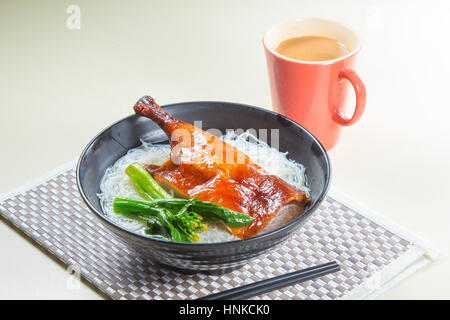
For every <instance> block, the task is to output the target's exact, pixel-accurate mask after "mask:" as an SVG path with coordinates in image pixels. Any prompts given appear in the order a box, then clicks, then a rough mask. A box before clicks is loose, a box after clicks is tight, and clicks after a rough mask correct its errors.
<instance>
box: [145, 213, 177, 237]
mask: <svg viewBox="0 0 450 320" xmlns="http://www.w3.org/2000/svg"><path fill="white" fill-rule="evenodd" d="M145 233H147V234H149V235H152V236H159V237H161V238H162V239H166V240H172V238H171V236H170V234H169V233H168V232H167V230H166V228H165V227H164V226H163V224H162V223H161V221H160V220H159V218H157V217H154V216H149V217H148V219H147V229H145Z"/></svg>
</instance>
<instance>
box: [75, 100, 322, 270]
mask: <svg viewBox="0 0 450 320" xmlns="http://www.w3.org/2000/svg"><path fill="white" fill-rule="evenodd" d="M163 108H164V109H165V110H166V111H167V112H169V113H171V114H172V115H173V116H174V117H176V118H179V119H181V120H183V121H185V122H188V123H191V124H193V123H194V121H198V120H201V121H202V126H203V127H202V129H203V130H207V129H209V128H216V129H220V130H221V131H222V132H223V133H225V130H226V129H237V128H240V129H244V130H246V129H257V130H258V129H268V133H269V136H268V141H271V140H270V138H271V137H270V129H279V149H280V151H282V152H286V151H288V157H289V158H290V159H293V160H295V161H297V162H299V163H302V164H303V165H304V166H305V167H306V175H307V179H308V187H309V188H310V190H311V193H310V198H311V204H310V205H309V206H308V208H307V209H306V211H305V212H304V214H303V215H301V216H300V217H298V218H296V219H295V220H293V221H291V222H289V223H287V224H286V225H284V226H282V227H280V228H278V229H276V230H273V231H271V232H268V233H264V234H260V235H257V236H254V237H251V238H247V239H243V240H237V241H229V242H222V243H176V242H170V241H164V240H157V239H152V238H150V237H148V236H145V235H141V234H137V233H134V232H132V231H129V230H127V229H125V228H123V227H121V226H119V225H117V224H115V223H114V222H112V221H110V220H108V219H107V218H106V217H105V215H104V214H103V212H102V208H101V205H100V202H99V199H98V197H97V193H99V192H100V182H101V179H102V177H103V175H104V173H105V170H106V169H107V168H108V167H110V166H112V165H113V164H114V162H115V161H116V160H117V159H119V158H120V157H122V156H123V155H125V153H126V152H127V151H128V150H129V149H131V148H134V147H137V146H138V145H139V144H140V139H141V138H144V139H145V140H146V141H147V140H148V141H151V142H153V143H162V142H166V143H167V142H168V138H167V136H166V135H165V134H164V133H163V131H162V130H161V129H160V128H159V127H158V126H157V125H156V124H155V123H154V122H153V121H151V120H150V119H147V118H144V117H141V116H138V115H132V116H129V117H127V118H125V119H122V120H120V121H119V122H117V123H115V124H113V125H112V126H110V127H108V128H106V129H105V130H103V131H102V132H101V133H99V134H98V135H97V136H96V137H95V138H94V139H93V140H92V141H91V142H90V143H89V144H88V146H87V147H86V149H85V150H84V151H83V153H82V155H81V157H80V159H79V162H78V166H77V184H78V188H79V191H80V193H81V196H82V197H83V199H84V201H85V202H86V204H87V206H88V207H89V208H90V210H91V211H92V212H93V213H94V214H95V215H96V216H97V218H98V219H99V220H100V221H101V222H102V223H103V224H104V225H105V226H106V229H108V230H109V231H110V232H111V233H112V234H113V235H115V236H116V237H117V238H118V239H119V240H121V241H122V242H123V243H125V244H126V245H127V246H128V247H131V248H133V249H135V250H136V251H137V252H140V253H141V254H143V255H145V256H147V257H148V258H150V259H152V260H153V261H155V262H157V263H159V264H161V265H164V266H166V267H169V268H172V269H177V270H179V271H182V272H192V271H193V272H196V271H202V272H208V273H218V272H225V271H229V270H232V269H235V268H238V267H240V266H242V265H244V264H245V263H247V261H248V260H249V259H251V258H253V257H256V256H258V255H260V254H262V253H264V252H266V251H268V250H270V249H273V248H274V247H275V246H276V245H277V244H280V243H281V242H283V241H285V240H287V239H288V237H289V236H290V235H292V234H293V232H294V231H296V230H298V229H299V228H300V227H301V226H302V225H303V224H304V223H305V222H306V221H307V220H308V219H309V218H310V217H311V215H312V214H313V212H314V210H315V209H316V208H317V207H318V205H319V204H320V202H321V201H322V199H323V198H324V196H325V194H326V192H327V190H328V185H329V181H330V163H329V159H328V156H327V153H326V151H325V149H324V148H323V147H322V145H321V144H320V143H319V141H318V140H317V139H316V138H315V137H314V136H313V135H312V134H311V133H309V132H308V131H307V130H306V129H304V128H303V127H302V126H300V125H299V124H297V123H295V122H294V121H292V120H290V119H288V118H286V117H284V116H282V115H279V114H277V113H274V112H271V111H268V110H265V109H261V108H257V107H253V106H248V105H242V104H237V103H226V102H187V103H177V104H172V105H167V106H164V107H163ZM300 232H301V231H300Z"/></svg>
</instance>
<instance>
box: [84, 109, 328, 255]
mask: <svg viewBox="0 0 450 320" xmlns="http://www.w3.org/2000/svg"><path fill="white" fill-rule="evenodd" d="M184 104H228V105H233V106H238V107H245V108H249V109H256V110H258V111H262V112H266V113H269V114H272V115H274V116H277V117H282V118H283V120H285V121H288V122H290V123H292V124H294V125H295V126H298V127H300V128H301V129H303V130H304V132H305V133H306V134H308V135H309V136H310V137H311V138H312V140H313V141H314V142H315V143H317V145H318V146H319V148H320V150H321V151H322V153H323V154H324V155H325V164H326V167H327V172H326V174H327V179H326V181H325V186H324V188H323V190H322V192H321V194H320V195H319V197H318V198H317V201H316V202H315V203H314V204H313V205H312V206H310V207H308V208H306V210H305V212H304V213H303V214H302V215H300V216H299V217H297V218H295V219H293V220H291V221H289V222H288V223H286V224H284V225H282V226H281V227H279V228H276V229H274V230H272V231H269V232H265V233H261V234H258V235H255V236H252V237H249V238H245V239H238V240H231V241H223V242H175V241H170V240H164V239H155V238H152V237H151V236H148V235H145V234H140V233H137V232H134V231H131V230H128V229H126V228H125V227H122V226H121V225H119V224H116V223H115V222H113V221H111V220H110V219H108V218H107V217H106V215H105V214H104V213H103V212H100V211H99V210H97V209H96V208H95V207H94V206H93V205H92V204H91V203H90V201H89V199H88V198H87V196H86V194H85V193H84V190H83V188H82V186H81V181H80V167H81V163H82V160H83V158H84V157H85V155H86V152H87V151H88V150H89V148H90V147H91V146H92V145H93V144H94V143H95V142H96V141H97V139H98V137H100V136H101V135H102V134H103V133H104V132H106V131H107V130H109V129H110V128H112V127H113V126H115V125H117V124H118V123H120V122H122V121H125V120H127V119H129V118H131V117H136V116H138V115H136V114H131V115H129V116H127V117H124V118H122V119H120V120H118V121H116V122H114V123H112V124H111V125H109V126H108V127H106V128H104V129H103V130H101V131H100V132H99V133H98V134H97V135H95V137H94V138H92V139H91V141H90V142H89V143H88V144H87V146H86V147H85V148H84V149H83V151H82V153H81V155H80V157H79V159H78V161H77V167H76V182H77V188H78V191H79V193H80V195H81V198H82V199H83V201H84V203H85V204H86V205H87V206H88V208H89V209H90V210H91V211H92V212H93V213H95V215H96V216H97V217H99V218H100V219H101V220H102V221H104V222H106V223H107V224H109V225H110V226H112V227H113V228H115V229H119V230H120V231H122V232H125V233H127V234H130V235H131V236H133V237H138V238H141V239H143V240H149V241H154V242H155V243H160V244H162V245H167V246H174V247H186V248H189V249H193V248H203V249H207V248H214V249H217V248H218V247H222V246H229V245H239V244H250V243H252V242H255V241H264V240H265V239H270V238H272V237H274V236H276V235H277V234H279V233H283V231H286V230H289V229H292V228H294V227H295V226H296V225H297V224H299V223H301V222H302V221H303V220H305V219H306V218H307V217H308V216H310V215H311V214H312V213H313V212H314V211H315V210H316V208H317V207H318V206H319V205H320V203H321V202H322V201H323V199H324V198H325V196H326V194H327V193H328V190H329V187H330V181H331V163H330V159H329V156H328V153H327V151H326V150H325V148H324V147H323V145H322V143H320V141H319V140H318V139H317V138H316V137H315V136H314V135H313V134H312V133H311V132H309V131H308V130H307V129H306V128H305V127H303V126H302V125H300V124H299V123H297V122H295V121H294V120H292V119H289V118H287V117H285V116H284V115H282V114H279V113H277V112H275V111H272V110H268V109H265V108H261V107H256V106H253V105H248V104H242V103H238V102H226V101H186V102H178V103H171V104H167V105H163V106H161V108H169V107H175V106H181V105H184Z"/></svg>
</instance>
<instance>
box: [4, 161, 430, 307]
mask: <svg viewBox="0 0 450 320" xmlns="http://www.w3.org/2000/svg"><path fill="white" fill-rule="evenodd" d="M0 214H1V216H2V217H3V218H5V219H7V220H8V221H9V222H11V223H12V224H13V225H14V226H16V227H17V228H18V229H19V230H21V231H22V232H23V233H24V234H25V235H27V236H28V237H30V238H31V239H33V241H35V242H37V243H38V244H39V245H40V246H42V247H43V248H45V250H47V251H48V252H50V253H51V254H52V255H54V256H55V257H57V258H58V259H59V260H61V261H62V262H63V263H64V264H66V265H67V266H68V267H69V266H71V267H72V269H74V270H80V272H81V276H82V277H83V278H85V279H86V280H87V281H88V282H90V283H92V284H93V285H94V286H95V287H97V288H98V289H100V290H101V291H102V292H104V293H105V294H106V295H108V296H109V297H111V298H112V299H194V298H198V297H202V296H204V295H208V294H212V293H216V292H219V291H222V290H226V289H230V288H233V287H236V286H241V285H244V284H247V283H251V282H254V281H258V280H261V279H264V278H268V277H273V276H277V275H280V274H283V273H286V272H290V271H294V270H299V269H303V268H306V267H310V266H314V265H317V264H320V263H325V262H328V261H331V260H336V261H337V262H338V263H339V264H340V265H341V268H342V270H341V271H340V272H338V273H334V274H330V275H326V276H323V277H321V278H319V279H315V280H310V281H307V282H304V283H302V284H297V285H294V286H290V287H287V288H284V289H280V290H276V291H273V292H270V293H267V294H264V295H260V296H258V297H256V299H337V298H345V297H349V296H350V297H351V296H352V294H353V297H357V298H362V297H365V296H367V295H369V294H370V293H371V292H372V291H376V290H379V288H380V287H381V286H383V285H385V283H386V282H387V281H388V280H390V279H391V278H393V277H394V276H395V275H396V274H397V273H399V271H398V272H397V271H396V272H394V273H395V274H394V273H393V271H392V270H394V269H393V268H392V266H394V265H396V266H397V267H396V269H399V267H400V269H404V268H407V267H408V266H409V265H410V264H411V263H412V262H414V261H416V260H417V259H419V258H420V257H422V256H423V254H424V252H425V250H424V249H422V248H419V247H418V246H417V245H416V244H415V243H413V242H412V241H410V240H407V239H406V238H404V237H402V236H401V235H399V234H397V233H395V231H391V230H388V229H387V228H386V227H385V226H382V225H380V224H379V223H377V222H375V221H373V220H371V219H370V218H368V217H366V216H364V215H363V214H361V213H360V212H357V211H356V210H354V209H352V208H350V207H349V206H347V205H344V204H343V203H342V202H340V201H338V200H336V199H335V198H333V197H332V196H328V197H327V198H326V199H325V200H324V201H323V203H322V204H321V206H320V207H319V208H318V210H317V211H316V212H315V214H314V215H313V217H312V218H311V219H310V220H309V221H308V222H307V223H306V225H305V226H304V227H303V228H302V229H301V230H299V231H298V232H297V233H296V234H295V235H294V237H292V238H291V239H290V240H289V241H288V242H286V243H285V244H284V245H282V246H281V247H278V248H277V249H275V250H274V251H271V252H270V253H268V254H265V255H263V256H260V257H258V258H255V259H253V260H252V261H251V262H250V263H248V264H247V265H245V266H244V267H242V268H241V269H239V270H235V271H233V272H230V273H227V274H224V275H220V276H213V275H205V274H201V273H199V274H195V275H185V274H180V273H177V272H174V271H170V270H167V269H164V268H161V267H160V266H157V265H155V264H153V263H152V262H151V261H148V260H146V259H143V258H142V257H141V256H139V254H138V253H136V252H135V251H133V250H132V249H130V248H129V247H127V246H125V245H123V244H122V243H120V242H119V241H117V240H116V239H115V238H113V237H112V236H111V235H110V234H109V233H108V232H107V230H106V229H105V228H104V227H103V225H102V224H101V223H100V222H99V221H97V218H96V217H95V216H94V214H93V213H91V212H90V211H89V210H88V209H87V207H86V206H85V204H84V202H83V201H82V199H81V197H80V195H79V193H78V189H77V186H76V182H75V170H74V169H73V167H71V168H69V169H66V170H64V171H63V172H61V173H59V174H57V175H55V176H53V177H52V178H51V179H49V180H47V181H45V182H42V183H40V184H38V185H35V186H34V187H32V188H31V189H29V190H25V191H22V192H20V193H19V194H16V195H13V196H10V197H8V198H6V199H4V200H3V201H1V202H0ZM405 257H406V258H407V259H405ZM400 261H403V262H402V263H401V264H403V265H399V262H400ZM400 269H399V270H400ZM385 270H388V271H389V270H390V271H389V272H387V273H384V276H382V277H380V275H383V271H385ZM386 274H387V275H388V278H389V279H388V278H386V279H384V278H383V277H385V276H386ZM376 275H378V276H377V277H375V276H376ZM361 288H364V290H361ZM355 291H356V292H359V293H358V295H354V292H355Z"/></svg>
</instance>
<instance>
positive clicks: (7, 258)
mask: <svg viewBox="0 0 450 320" xmlns="http://www.w3.org/2000/svg"><path fill="white" fill-rule="evenodd" d="M71 4H75V5H78V6H79V7H80V8H81V30H68V29H67V27H66V19H67V18H68V14H66V8H67V7H68V6H69V5H71ZM449 9H450V8H449V5H447V3H446V2H445V1H356V0H355V1H299V0H293V1H279V0H278V1H256V0H255V1H76V0H72V1H3V0H1V1H0V141H1V144H0V146H1V157H0V182H1V183H0V192H6V191H8V190H10V189H11V188H13V187H17V186H19V185H21V184H23V183H25V182H27V181H28V180H30V179H32V178H35V177H37V176H40V175H41V174H43V173H45V172H47V171H48V170H51V169H53V168H54V167H56V166H58V165H61V164H63V163H65V162H67V161H69V160H71V159H74V158H76V157H78V156H79V154H80V152H81V151H82V149H83V148H84V146H85V145H86V144H87V142H88V141H89V140H90V139H91V138H92V137H93V136H94V135H95V134H96V133H98V132H99V131H100V130H101V129H103V128H104V127H105V126H107V125H109V124H111V123H112V122H114V121H116V120H118V119H120V118H122V117H124V116H127V115H129V114H131V112H132V110H131V107H132V105H133V104H134V102H135V101H136V100H137V99H138V98H139V97H141V96H142V95H145V94H150V95H152V96H154V97H155V98H157V100H158V101H159V102H160V103H161V104H167V103H174V102H181V101H189V100H225V101H234V102H241V103H247V104H253V105H258V106H263V107H267V108H270V106H271V102H270V94H269V87H268V80H267V71H266V65H265V60H264V54H263V49H262V44H261V38H262V35H263V33H264V32H265V31H266V30H268V29H269V28H270V27H271V26H272V25H274V24H276V23H278V22H281V21H284V20H288V19H295V18H300V17H308V16H314V17H325V18H332V19H335V20H338V21H341V22H343V23H346V24H348V25H350V26H352V27H354V28H355V29H356V30H358V32H359V33H360V34H361V37H362V39H363V42H364V43H363V49H362V52H361V55H360V59H359V63H358V67H357V70H358V73H359V74H360V76H361V77H362V79H363V80H364V81H365V83H366V86H367V90H368V92H367V98H368V100H367V109H366V112H365V114H364V116H363V118H362V119H361V121H360V122H359V123H358V124H356V125H355V126H354V127H351V128H345V130H344V132H343V135H342V140H341V142H340V144H339V145H338V146H337V147H336V148H335V149H334V150H332V151H331V152H330V157H331V160H332V164H333V185H334V187H335V188H336V189H338V190H339V191H342V192H344V193H347V194H349V195H351V196H352V197H354V198H355V199H357V200H359V201H361V202H363V203H365V204H366V205H368V206H369V207H371V208H373V209H374V210H377V211H379V212H381V213H383V214H384V215H386V216H388V217H389V218H391V219H393V220H394V221H397V222H399V223H400V224H402V225H404V226H405V227H407V228H408V229H410V230H412V231H415V232H417V233H419V234H421V235H422V236H424V237H426V238H428V239H429V240H431V241H432V242H433V243H434V244H435V245H437V246H438V247H439V248H440V249H442V250H443V252H444V254H446V253H447V252H448V250H449V248H450V235H449V234H450V230H449V226H450V217H449V213H450V212H449V202H448V201H449V200H448V198H449V194H450V187H449V180H450V171H449V169H448V164H449V162H450V148H449V145H450V126H449V125H448V119H449V116H450V111H449V102H448V101H449V99H448V92H449V85H448V75H449V74H450V59H449V52H450V50H449V49H450V45H449V41H448V30H450V28H449V27H450V23H449V19H448V12H449ZM350 102H352V99H350ZM449 266H450V263H449V262H448V260H447V259H446V258H445V257H444V259H442V260H441V261H440V262H439V263H437V264H435V265H433V266H431V267H429V268H426V269H424V270H422V271H420V272H418V273H416V274H415V275H413V276H412V277H410V278H408V279H406V280H404V281H402V282H401V283H400V284H398V285H397V286H395V287H394V288H392V289H390V290H389V291H388V292H386V293H385V294H384V295H382V296H381V298H386V299H402V298H407V299H409V298H446V299H448V298H450V295H449V293H448V292H449V291H448V287H449V285H450V276H449V274H448V270H449ZM67 279H68V277H67V273H66V271H65V269H64V268H63V267H62V266H61V265H59V264H57V263H56V262H55V261H53V260H52V259H50V258H49V257H48V256H47V255H46V254H45V253H43V252H42V251H40V250H39V249H37V248H36V247H34V246H33V245H32V243H30V242H29V241H27V240H26V239H24V238H23V237H22V236H20V235H19V234H18V233H16V232H15V231H14V230H12V229H11V228H10V227H9V226H7V225H6V224H5V223H3V222H1V223H0V298H61V299H65V298H86V299H96V298H100V296H99V295H98V294H97V293H96V292H95V291H93V290H92V289H90V288H88V287H87V286H85V285H82V286H81V287H80V288H79V289H68V287H67Z"/></svg>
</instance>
